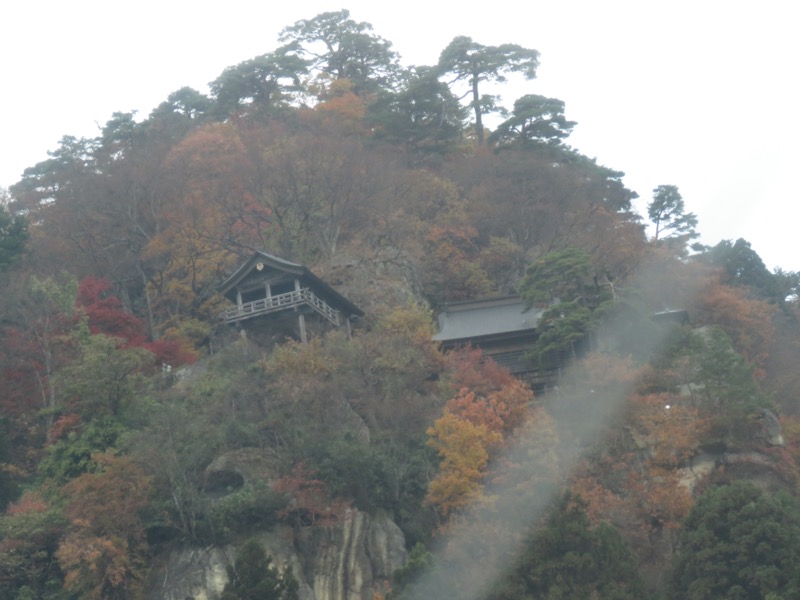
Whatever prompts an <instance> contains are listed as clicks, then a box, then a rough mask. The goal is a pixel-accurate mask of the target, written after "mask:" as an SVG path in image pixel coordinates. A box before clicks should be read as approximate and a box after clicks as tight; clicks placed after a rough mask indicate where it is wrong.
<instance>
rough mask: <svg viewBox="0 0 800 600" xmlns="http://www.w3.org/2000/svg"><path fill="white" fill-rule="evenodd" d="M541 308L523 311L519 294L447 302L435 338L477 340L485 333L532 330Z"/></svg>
mask: <svg viewBox="0 0 800 600" xmlns="http://www.w3.org/2000/svg"><path fill="white" fill-rule="evenodd" d="M541 314H542V311H541V310H539V309H536V308H531V309H530V310H528V311H527V312H526V311H525V301H524V300H523V299H522V298H520V297H519V296H505V297H503V298H489V299H486V300H469V301H466V302H454V303H452V304H449V305H448V306H447V308H446V309H445V311H444V312H443V313H441V314H440V315H439V333H437V334H436V335H434V336H433V339H434V340H435V341H438V342H457V341H466V340H477V339H479V338H485V337H488V336H499V335H508V334H521V333H533V332H534V331H535V330H536V326H537V324H538V322H539V317H540V315H541Z"/></svg>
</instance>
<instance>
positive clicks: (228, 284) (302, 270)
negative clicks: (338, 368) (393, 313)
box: [217, 250, 364, 317]
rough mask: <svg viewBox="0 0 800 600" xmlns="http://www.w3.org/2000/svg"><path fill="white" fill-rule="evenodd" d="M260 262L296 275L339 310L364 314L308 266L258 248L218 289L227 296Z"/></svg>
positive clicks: (360, 315) (357, 314)
mask: <svg viewBox="0 0 800 600" xmlns="http://www.w3.org/2000/svg"><path fill="white" fill-rule="evenodd" d="M258 263H262V264H263V265H264V266H265V267H269V268H272V269H274V270H276V271H280V272H283V273H287V274H289V275H294V276H295V277H297V278H298V279H299V280H301V281H302V282H304V283H305V284H306V285H308V286H309V287H311V288H313V290H314V292H315V293H317V294H318V295H320V296H324V297H325V299H326V301H327V302H328V303H329V304H331V305H332V306H334V308H336V309H337V310H342V311H344V312H346V313H348V314H351V315H356V316H359V317H363V316H364V311H362V310H361V309H360V308H358V307H357V306H356V305H355V304H353V303H352V302H350V300H348V299H347V298H345V297H344V296H342V295H341V294H340V293H339V292H337V291H336V290H335V289H333V288H332V287H331V286H329V285H328V284H327V283H325V282H324V281H322V279H320V278H319V277H317V276H316V275H314V273H312V272H311V271H310V270H309V269H308V267H305V266H303V265H299V264H297V263H293V262H290V261H288V260H284V259H282V258H279V257H277V256H274V255H272V254H269V253H267V252H262V251H261V250H256V251H255V252H254V253H253V255H252V256H251V257H250V258H248V259H247V260H246V261H245V262H244V263H243V264H242V265H241V266H240V267H239V268H238V269H236V271H234V272H233V274H232V275H231V276H230V277H228V278H227V279H226V280H225V281H223V282H222V283H221V284H220V285H219V286H218V287H217V291H219V293H220V294H222V295H223V296H227V294H228V293H229V292H230V291H232V290H234V289H236V286H237V285H239V284H240V283H241V282H242V281H243V280H244V279H245V278H246V277H247V276H248V275H250V273H251V272H252V271H253V270H254V269H255V268H256V265H258Z"/></svg>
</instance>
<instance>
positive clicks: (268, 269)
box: [218, 251, 364, 343]
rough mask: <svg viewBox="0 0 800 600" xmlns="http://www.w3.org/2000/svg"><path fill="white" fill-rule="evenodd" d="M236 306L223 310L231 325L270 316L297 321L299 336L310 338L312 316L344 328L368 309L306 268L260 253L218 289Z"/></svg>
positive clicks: (304, 338) (313, 318)
mask: <svg viewBox="0 0 800 600" xmlns="http://www.w3.org/2000/svg"><path fill="white" fill-rule="evenodd" d="M218 290H219V292H220V293H221V294H222V295H223V296H225V297H226V298H227V299H228V300H230V301H231V303H232V304H233V305H234V306H232V307H231V308H229V309H227V310H226V311H225V312H224V313H223V315H222V316H223V318H224V320H225V321H226V322H227V323H229V324H235V323H241V322H244V321H249V320H255V319H258V320H259V321H264V320H271V321H273V322H274V323H276V324H277V323H280V322H283V323H285V322H286V321H287V320H290V321H292V322H293V323H296V329H295V331H296V337H298V338H299V339H300V340H301V341H302V342H303V343H306V342H307V341H308V325H309V320H313V321H318V322H319V321H321V322H323V323H324V324H325V325H326V326H328V327H336V328H339V327H343V328H345V330H346V331H347V334H348V335H350V332H351V329H350V328H351V320H352V319H353V318H355V317H362V316H364V312H363V311H362V310H361V309H359V308H358V307H357V306H356V305H355V304H353V303H352V302H350V301H349V300H348V299H347V298H345V297H344V296H342V295H341V294H340V293H339V292H337V291H336V290H334V289H333V288H332V287H331V286H329V285H328V284H327V283H325V282H324V281H322V279H320V278H319V277H317V276H316V275H314V274H313V273H312V272H311V271H310V270H309V269H308V268H307V267H304V266H303V265H299V264H296V263H293V262H289V261H287V260H284V259H282V258H278V257H277V256H273V255H272V254H268V253H266V252H260V251H256V252H254V253H253V255H252V256H251V257H250V258H249V259H247V261H245V262H244V263H243V264H242V265H241V266H240V267H239V268H238V269H236V271H235V272H234V273H233V274H232V275H231V276H230V277H228V279H226V280H225V281H224V282H223V283H222V284H221V285H220V286H219V288H218Z"/></svg>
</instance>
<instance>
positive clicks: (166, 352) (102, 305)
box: [75, 277, 195, 367]
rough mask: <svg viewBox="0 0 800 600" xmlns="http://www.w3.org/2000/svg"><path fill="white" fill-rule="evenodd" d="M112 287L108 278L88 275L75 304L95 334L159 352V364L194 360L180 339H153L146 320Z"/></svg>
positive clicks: (128, 346)
mask: <svg viewBox="0 0 800 600" xmlns="http://www.w3.org/2000/svg"><path fill="white" fill-rule="evenodd" d="M110 289H111V284H110V283H109V282H108V281H106V280H105V279H97V278H95V277H87V278H85V279H84V280H83V281H81V282H80V285H79V286H78V297H77V300H76V302H75V304H76V306H78V307H79V308H81V309H83V312H84V314H85V315H86V316H87V318H88V325H89V331H90V332H91V333H93V334H104V335H110V336H112V337H115V338H119V339H120V340H121V343H120V347H122V348H144V349H145V350H148V351H150V352H151V353H152V354H154V355H155V364H156V365H162V364H167V365H170V366H173V367H175V366H180V365H184V364H191V363H193V362H194V360H195V356H194V353H193V352H192V351H191V350H190V349H189V348H187V347H186V344H183V345H182V344H181V343H180V342H179V341H178V340H155V341H152V342H149V341H148V340H147V338H148V336H147V327H146V326H145V324H144V322H143V321H142V320H141V319H139V318H138V317H136V316H135V315H132V314H130V313H129V312H127V311H126V310H125V309H124V307H123V306H122V302H120V300H119V298H117V297H116V296H114V295H112V294H110V293H109V290H110Z"/></svg>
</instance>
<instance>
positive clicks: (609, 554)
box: [488, 495, 644, 600]
mask: <svg viewBox="0 0 800 600" xmlns="http://www.w3.org/2000/svg"><path fill="white" fill-rule="evenodd" d="M643 589H644V588H643V583H642V580H641V577H640V576H639V573H638V569H637V565H636V559H635V557H634V555H633V553H632V552H631V550H630V548H629V547H628V544H627V542H626V541H625V539H624V538H623V537H622V535H621V534H620V532H619V531H618V530H617V529H616V528H615V527H614V526H612V525H609V524H607V523H601V524H600V525H599V526H597V527H595V528H592V527H591V526H590V523H589V517H588V516H587V514H586V510H585V502H584V501H583V500H582V499H581V498H579V497H573V496H570V495H566V496H565V497H564V498H563V499H562V500H561V502H560V503H559V504H558V506H557V507H556V508H555V510H554V511H553V512H552V513H551V514H550V517H549V518H548V520H547V523H546V524H545V526H544V528H543V529H541V530H540V531H537V532H536V533H534V535H533V536H532V537H531V538H530V540H529V542H528V544H527V545H526V548H525V550H524V551H523V553H522V556H521V558H520V560H519V561H518V562H517V564H516V565H515V566H514V567H513V569H512V573H511V575H510V576H509V577H506V578H504V579H503V581H502V582H501V583H500V584H499V585H497V586H496V587H495V589H494V590H493V591H492V592H491V593H490V595H489V599H488V600H518V599H527V598H537V599H539V600H561V599H566V598H569V599H571V600H581V599H586V600H589V599H592V600H640V599H641V598H642V597H643Z"/></svg>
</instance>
